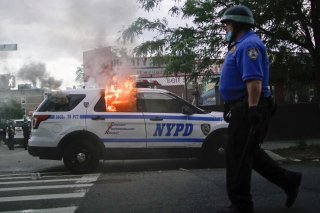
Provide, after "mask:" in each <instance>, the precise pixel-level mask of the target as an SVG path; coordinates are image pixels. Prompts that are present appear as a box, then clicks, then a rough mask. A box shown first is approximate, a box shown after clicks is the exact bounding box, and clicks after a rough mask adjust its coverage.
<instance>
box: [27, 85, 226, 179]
mask: <svg viewBox="0 0 320 213" xmlns="http://www.w3.org/2000/svg"><path fill="white" fill-rule="evenodd" d="M135 100H136V101H135V102H136V103H131V106H132V104H133V106H134V107H130V108H129V107H128V108H126V107H123V108H119V110H118V111H117V112H110V111H108V112H106V106H105V94H104V91H103V90H101V89H83V90H70V91H63V92H59V93H56V94H52V95H49V96H48V97H47V98H46V99H45V100H44V101H43V102H42V103H41V104H40V106H39V107H38V109H37V110H36V112H34V114H33V128H32V132H31V138H30V140H29V144H28V151H29V153H30V154H31V155H33V156H38V157H39V158H40V159H54V160H61V159H63V161H64V164H65V166H66V167H67V168H68V169H69V170H70V171H71V172H74V173H85V172H90V171H92V170H94V169H96V167H97V166H98V164H99V160H101V159H138V158H139V159H150V158H171V157H188V158H189V157H200V158H201V159H202V160H203V161H204V162H207V163H209V164H210V165H215V166H223V165H224V148H225V146H226V141H227V138H226V137H227V136H226V134H227V132H226V128H227V123H226V122H225V121H224V120H223V116H222V113H221V112H211V113H205V112H204V111H203V110H201V109H199V108H197V107H195V106H193V105H191V104H189V103H188V102H186V101H185V100H183V99H181V98H180V97H178V96H176V95H174V94H173V93H170V92H168V91H166V90H161V89H147V88H138V89H137V92H136V98H135Z"/></svg>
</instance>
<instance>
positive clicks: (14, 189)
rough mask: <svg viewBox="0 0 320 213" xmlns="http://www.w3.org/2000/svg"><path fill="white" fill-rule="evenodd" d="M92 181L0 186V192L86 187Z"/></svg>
mask: <svg viewBox="0 0 320 213" xmlns="http://www.w3.org/2000/svg"><path fill="white" fill-rule="evenodd" d="M92 185H93V183H89V184H85V183H84V184H68V185H54V186H25V187H10V188H0V192H9V191H18V190H37V189H60V188H61V189H62V188H81V187H83V188H86V187H91V186H92Z"/></svg>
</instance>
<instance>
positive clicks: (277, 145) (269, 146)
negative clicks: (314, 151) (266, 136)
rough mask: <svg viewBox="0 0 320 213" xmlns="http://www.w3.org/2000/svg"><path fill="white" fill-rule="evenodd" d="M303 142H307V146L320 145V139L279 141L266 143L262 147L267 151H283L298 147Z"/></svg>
mask: <svg viewBox="0 0 320 213" xmlns="http://www.w3.org/2000/svg"><path fill="white" fill-rule="evenodd" d="M301 141H305V142H306V143H307V145H320V139H307V140H302V139H300V140H279V141H265V142H264V143H263V144H262V145H261V146H262V148H263V149H266V150H274V149H283V148H289V147H292V146H297V145H298V144H299V143H300V142H301Z"/></svg>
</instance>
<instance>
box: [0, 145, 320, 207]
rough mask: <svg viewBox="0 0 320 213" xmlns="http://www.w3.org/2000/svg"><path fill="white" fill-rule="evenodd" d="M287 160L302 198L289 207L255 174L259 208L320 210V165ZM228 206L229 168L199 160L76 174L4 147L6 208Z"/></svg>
mask: <svg viewBox="0 0 320 213" xmlns="http://www.w3.org/2000/svg"><path fill="white" fill-rule="evenodd" d="M281 164H282V165H283V166H284V167H286V168H288V169H292V170H295V171H301V172H302V173H303V181H302V187H301V191H300V194H299V197H298V199H297V202H296V203H295V205H294V206H293V208H292V209H286V208H285V207H284V203H285V198H286V196H285V194H284V193H283V191H281V189H279V188H277V187H276V186H274V185H272V184H271V183H269V182H268V181H266V180H265V179H264V178H262V177H260V176H259V175H258V174H257V173H255V172H253V177H252V194H253V199H254V202H255V209H256V212H263V213H267V212H268V213H270V212H271V213H273V212H275V213H277V212H279V213H280V212H281V213H282V212H284V213H287V212H292V213H298V212H299V213H300V212H301V213H302V212H308V213H316V212H317V213H318V212H320V202H319V201H320V163H319V162H291V163H282V162H281ZM37 173H39V174H37ZM92 184H93V185H92ZM227 205H229V202H228V198H227V194H226V189H225V169H223V168H202V167H200V166H199V164H198V161H197V160H195V159H165V160H127V161H123V160H122V161H104V162H102V161H101V163H100V167H99V170H98V171H97V172H96V173H95V174H92V175H73V174H70V173H68V172H67V171H66V169H65V168H64V166H63V163H62V161H50V160H40V159H38V158H35V157H32V156H30V155H29V154H28V153H27V151H25V150H24V149H23V148H22V147H16V149H15V150H13V151H10V150H8V148H7V147H6V146H4V145H0V212H21V211H24V212H49V213H50V212H80V213H82V212H97V213H99V212H111V213H113V212H125V213H127V212H148V213H149V212H215V211H216V210H217V209H218V208H219V207H222V206H227ZM37 209H38V211H36V210H37Z"/></svg>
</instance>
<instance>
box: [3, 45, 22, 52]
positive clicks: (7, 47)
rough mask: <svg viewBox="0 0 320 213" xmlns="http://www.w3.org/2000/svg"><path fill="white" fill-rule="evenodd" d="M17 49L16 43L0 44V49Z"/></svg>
mask: <svg viewBox="0 0 320 213" xmlns="http://www.w3.org/2000/svg"><path fill="white" fill-rule="evenodd" d="M17 49H18V45H17V44H0V51H15V50H17Z"/></svg>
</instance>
